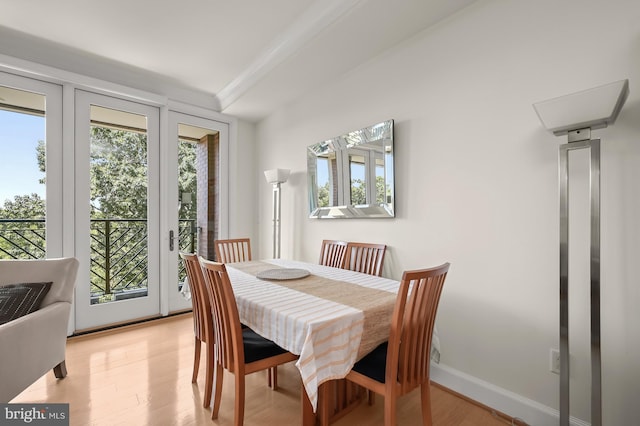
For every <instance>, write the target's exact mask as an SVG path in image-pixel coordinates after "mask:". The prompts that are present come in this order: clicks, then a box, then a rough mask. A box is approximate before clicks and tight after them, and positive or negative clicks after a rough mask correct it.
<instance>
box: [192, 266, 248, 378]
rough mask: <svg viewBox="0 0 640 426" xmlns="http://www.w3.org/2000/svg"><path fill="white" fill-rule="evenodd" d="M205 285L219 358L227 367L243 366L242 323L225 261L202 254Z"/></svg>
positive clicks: (217, 357)
mask: <svg viewBox="0 0 640 426" xmlns="http://www.w3.org/2000/svg"><path fill="white" fill-rule="evenodd" d="M200 265H201V266H202V272H203V275H204V280H205V287H206V289H207V294H208V296H209V300H210V302H211V311H212V314H213V330H214V339H215V342H216V345H215V351H216V359H217V360H218V362H219V363H220V364H221V365H222V367H224V368H225V369H227V370H230V371H240V370H241V369H242V366H243V365H244V346H243V339H242V326H241V324H240V315H239V314H238V305H237V304H236V298H235V296H234V294H233V288H232V287H231V281H229V275H227V269H226V267H225V266H224V264H223V263H218V262H212V261H209V260H206V259H203V258H202V257H200Z"/></svg>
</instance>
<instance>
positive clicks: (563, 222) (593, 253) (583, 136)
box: [533, 80, 629, 426]
mask: <svg viewBox="0 0 640 426" xmlns="http://www.w3.org/2000/svg"><path fill="white" fill-rule="evenodd" d="M628 95H629V80H621V81H617V82H614V83H610V84H606V85H604V86H599V87H595V88H593V89H588V90H584V91H582V92H577V93H572V94H570V95H566V96H561V97H559V98H554V99H550V100H548V101H544V102H539V103H536V104H534V105H533V107H534V108H535V110H536V112H537V113H538V117H539V118H540V121H541V122H542V124H543V125H544V126H545V127H546V128H547V129H548V130H549V131H551V132H553V134H554V135H556V136H562V135H567V136H568V143H566V144H563V145H560V150H559V156H558V168H559V182H558V184H559V185H558V186H559V200H560V283H559V284H560V425H561V426H568V425H569V417H570V411H569V214H568V212H569V200H568V191H569V173H568V163H569V151H572V150H578V149H589V151H590V176H589V181H590V188H591V191H590V200H589V201H590V203H589V204H590V209H591V227H590V228H591V243H590V271H589V275H590V294H591V301H590V304H591V311H590V314H591V319H590V321H591V324H590V326H591V336H590V337H591V339H590V341H591V424H592V425H593V426H601V425H602V374H601V359H600V139H591V130H594V129H601V128H604V127H607V126H609V125H612V124H613V123H614V122H615V120H616V118H617V117H618V113H619V112H620V110H621V109H622V105H624V102H625V101H626V100H627V96H628Z"/></svg>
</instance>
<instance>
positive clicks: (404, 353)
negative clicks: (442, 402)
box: [385, 263, 449, 395]
mask: <svg viewBox="0 0 640 426" xmlns="http://www.w3.org/2000/svg"><path fill="white" fill-rule="evenodd" d="M448 271H449V263H445V264H442V265H440V266H436V267H434V268H429V269H421V270H415V271H405V273H404V274H403V276H402V280H401V281H400V289H399V290H398V298H397V300H396V304H395V307H394V311H393V317H392V320H391V332H390V335H389V346H388V352H387V366H386V377H385V383H387V385H393V384H394V383H397V384H398V385H399V387H400V389H399V391H400V394H401V395H403V394H405V393H407V392H409V391H411V390H412V389H415V388H416V387H418V386H420V385H421V384H422V383H424V382H425V381H426V380H429V365H430V360H431V339H432V337H433V327H434V324H435V319H436V313H437V311H438V303H439V301H440V295H441V293H442V287H443V285H444V280H445V278H446V277H447V273H448Z"/></svg>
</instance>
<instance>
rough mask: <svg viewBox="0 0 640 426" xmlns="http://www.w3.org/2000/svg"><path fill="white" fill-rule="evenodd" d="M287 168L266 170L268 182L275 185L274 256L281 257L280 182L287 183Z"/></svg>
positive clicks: (275, 257)
mask: <svg viewBox="0 0 640 426" xmlns="http://www.w3.org/2000/svg"><path fill="white" fill-rule="evenodd" d="M290 172H291V171H290V170H287V169H272V170H265V172H264V177H265V179H267V182H269V183H270V184H272V185H273V215H272V217H273V219H272V220H273V258H274V259H279V258H280V235H281V230H280V205H281V200H280V184H282V183H285V182H286V181H287V179H289V173H290Z"/></svg>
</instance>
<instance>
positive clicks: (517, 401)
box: [431, 363, 590, 426]
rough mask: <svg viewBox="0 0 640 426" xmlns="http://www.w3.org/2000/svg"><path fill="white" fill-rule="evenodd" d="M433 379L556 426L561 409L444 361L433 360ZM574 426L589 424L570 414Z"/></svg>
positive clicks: (536, 424) (540, 425) (538, 424)
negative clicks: (454, 367) (548, 405)
mask: <svg viewBox="0 0 640 426" xmlns="http://www.w3.org/2000/svg"><path fill="white" fill-rule="evenodd" d="M431 380H432V381H434V382H436V383H438V384H440V385H442V386H444V387H446V388H449V389H451V390H453V391H456V392H458V393H460V394H462V395H464V396H466V397H468V398H471V399H473V400H474V401H478V402H479V403H481V404H484V405H486V406H488V407H491V408H493V409H495V410H497V411H500V412H501V413H504V414H506V415H508V416H510V417H512V418H517V419H519V420H522V421H524V422H525V423H526V424H528V425H531V426H554V425H557V424H559V422H560V412H559V411H558V410H556V409H554V408H551V407H547V406H546V405H542V404H540V403H539V402H536V401H533V400H531V399H529V398H525V397H523V396H521V395H518V394H516V393H514V392H511V391H508V390H506V389H502V388H500V387H498V386H496V385H493V384H491V383H489V382H485V381H484V380H480V379H478V378H476V377H473V376H470V375H468V374H466V373H463V372H461V371H458V370H456V369H453V368H451V367H449V366H447V365H444V364H434V363H431ZM569 422H570V424H571V426H590V423H587V422H585V421H583V420H580V419H576V418H574V417H571V418H570V419H569Z"/></svg>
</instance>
